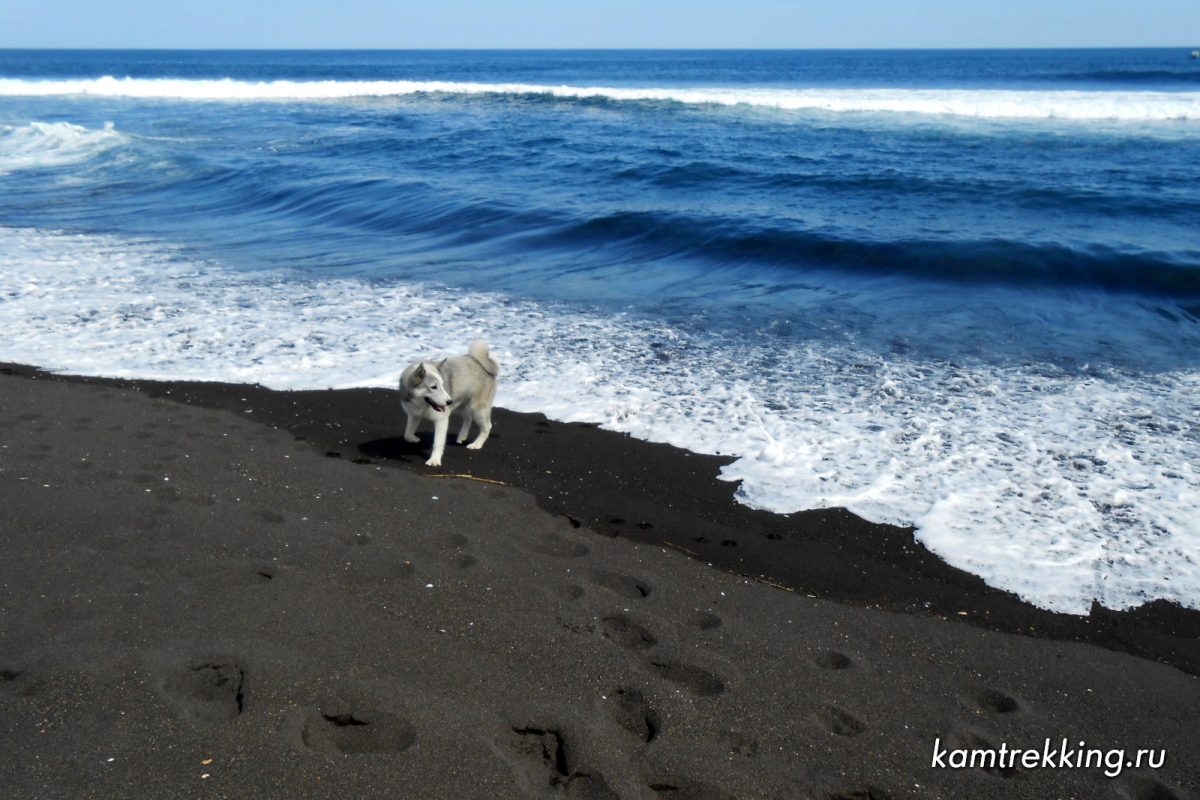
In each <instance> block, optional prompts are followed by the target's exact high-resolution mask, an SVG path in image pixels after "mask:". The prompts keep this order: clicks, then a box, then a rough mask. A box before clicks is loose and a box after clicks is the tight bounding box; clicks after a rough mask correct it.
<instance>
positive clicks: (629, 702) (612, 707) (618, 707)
mask: <svg viewBox="0 0 1200 800" xmlns="http://www.w3.org/2000/svg"><path fill="white" fill-rule="evenodd" d="M601 702H602V703H603V707H604V712H605V714H607V715H608V718H609V719H611V720H612V721H613V722H615V723H616V724H617V726H618V727H620V728H623V729H624V730H626V731H628V732H629V733H632V734H633V735H634V736H636V737H637V738H638V739H639V740H640V741H642V742H644V743H645V744H649V743H650V742H652V741H654V737H655V736H657V735H658V731H659V729H660V728H661V726H662V722H661V721H660V719H659V716H658V714H657V713H656V712H655V711H654V709H653V708H651V707H650V703H648V702H647V701H646V698H645V696H644V695H643V694H642V693H641V691H639V690H638V689H634V688H632V687H628V686H622V687H618V688H617V689H614V690H613V691H611V692H609V693H608V695H606V696H605V697H604V699H603V700H602V701H601Z"/></svg>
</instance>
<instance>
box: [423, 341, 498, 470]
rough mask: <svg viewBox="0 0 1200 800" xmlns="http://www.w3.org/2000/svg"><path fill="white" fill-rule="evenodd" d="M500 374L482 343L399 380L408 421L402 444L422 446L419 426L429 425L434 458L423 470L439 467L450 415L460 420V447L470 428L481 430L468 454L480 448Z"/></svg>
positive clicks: (489, 427) (488, 428) (487, 430)
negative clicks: (426, 422) (431, 432)
mask: <svg viewBox="0 0 1200 800" xmlns="http://www.w3.org/2000/svg"><path fill="white" fill-rule="evenodd" d="M499 372H500V366H499V365H498V364H497V363H496V360H495V359H494V358H492V354H491V353H489V352H488V346H487V345H486V344H484V343H483V342H473V343H472V344H471V346H470V348H468V350H467V354H466V355H465V356H454V357H453V358H447V359H443V360H442V361H441V362H440V363H438V364H434V363H433V362H431V361H419V362H417V363H416V364H410V365H409V366H408V367H406V368H405V370H404V372H403V374H401V375H400V403H401V405H403V406H404V413H406V414H407V415H408V424H407V425H406V426H405V429H404V441H406V442H419V441H420V439H418V438H417V435H416V434H417V425H419V424H420V423H421V420H429V421H431V422H432V423H433V452H432V453H431V454H430V456H429V460H428V461H426V462H425V464H426V465H427V466H430V467H440V466H441V465H442V451H443V450H445V449H446V428H447V427H449V425H450V415H451V414H462V417H463V422H462V428H461V429H460V430H459V432H458V443H459V444H462V443H463V442H465V441H466V440H467V434H468V433H470V432H471V423H472V422H474V423H475V424H476V425H478V426H479V435H478V436H476V437H475V441H473V442H471V443H470V444H469V445H467V449H469V450H478V449H479V448H481V447H483V443H484V442H486V441H487V438H488V434H489V433H491V431H492V400H494V399H495V397H496V375H498V374H499Z"/></svg>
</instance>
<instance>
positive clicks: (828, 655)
mask: <svg viewBox="0 0 1200 800" xmlns="http://www.w3.org/2000/svg"><path fill="white" fill-rule="evenodd" d="M813 663H814V664H816V665H817V666H818V667H821V668H822V669H833V670H839V669H849V668H850V667H852V666H854V662H853V661H851V660H850V656H848V655H846V654H845V653H839V652H838V651H837V650H826V651H825V652H823V653H817V654H816V655H815V656H813Z"/></svg>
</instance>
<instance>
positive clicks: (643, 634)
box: [600, 614, 658, 650]
mask: <svg viewBox="0 0 1200 800" xmlns="http://www.w3.org/2000/svg"><path fill="white" fill-rule="evenodd" d="M600 635H601V636H603V637H604V638H605V639H608V640H610V641H611V642H613V643H614V644H617V645H618V646H620V647H623V648H625V649H626V650H646V649H648V648H651V647H653V646H654V645H655V644H656V643H657V642H658V640H657V639H655V638H654V635H653V634H652V633H650V631H648V630H646V629H645V628H643V627H642V626H641V625H638V624H637V623H636V622H634V621H633V620H631V619H630V618H629V617H626V616H625V615H623V614H616V615H614V616H611V617H605V618H604V619H602V620H600Z"/></svg>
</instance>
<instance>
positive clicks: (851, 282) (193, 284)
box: [0, 49, 1200, 613]
mask: <svg viewBox="0 0 1200 800" xmlns="http://www.w3.org/2000/svg"><path fill="white" fill-rule="evenodd" d="M1198 221H1200V62H1196V61H1193V60H1190V59H1189V58H1188V53H1187V52H1185V51H1176V50H1166V49H1164V50H1062V51H1049V50H1038V51H860V52H854V51H564V52H555V51H498V52H483V51H464V52H455V51H430V52H386V51H381V52H374V51H353V52H336V51H305V52H286V51H263V52H215V51H204V52H187V51H162V52H157V51H0V259H2V261H0V325H3V327H4V329H5V331H6V334H7V335H6V337H5V338H4V339H0V359H7V360H16V361H27V362H31V363H37V364H41V365H44V366H47V367H50V368H54V369H62V370H70V371H74V372H90V373H98V374H120V375H138V376H144V377H159V378H199V379H213V380H218V379H219V380H242V381H259V382H262V383H266V384H268V385H273V386H278V387H284V388H288V387H324V386H352V385H391V384H392V383H393V382H394V380H395V378H396V376H397V375H398V373H399V371H400V369H401V368H402V367H403V366H404V363H406V362H407V361H408V360H411V359H413V358H416V357H418V356H421V355H432V354H439V353H447V352H456V351H458V350H461V349H462V348H463V347H464V346H465V344H466V343H467V341H468V340H469V339H471V338H475V337H477V336H483V337H484V338H486V339H488V340H489V341H490V342H491V343H492V345H493V348H494V350H495V351H496V352H497V353H498V354H499V355H500V357H501V361H502V364H503V366H504V383H503V389H502V392H501V402H502V403H503V404H504V405H506V406H509V407H512V408H516V409H519V410H529V411H541V412H543V413H546V414H548V415H550V416H553V417H557V418H561V419H579V420H583V419H586V420H591V421H597V422H601V423H603V424H605V425H606V426H608V427H612V428H615V429H619V430H625V431H628V432H630V433H632V434H634V435H637V436H641V437H644V438H648V439H653V440H660V441H669V442H672V443H674V444H677V445H680V446H683V447H689V448H691V449H694V450H697V451H703V452H718V453H722V454H728V455H731V456H734V457H736V460H735V461H734V463H733V464H731V465H730V467H728V468H727V469H726V471H725V476H726V477H728V478H729V479H730V480H731V481H740V484H738V485H737V486H732V485H731V487H730V491H731V493H732V492H735V491H736V496H737V498H738V499H739V500H740V501H742V502H746V503H749V504H751V505H755V506H758V507H763V508H768V509H771V510H775V511H779V512H789V511H794V510H797V509H800V508H811V507H821V506H832V505H844V506H847V507H849V508H851V509H852V510H855V511H856V512H858V513H860V514H862V515H864V516H866V517H868V518H871V519H875V520H881V521H890V522H896V523H902V524H913V525H916V526H917V527H918V537H919V538H921V540H922V541H923V542H925V544H926V545H927V546H929V547H930V548H931V549H933V550H934V551H935V552H938V553H939V554H941V555H942V556H943V557H945V558H946V559H947V560H949V561H950V562H951V563H953V564H955V565H957V566H960V567H962V568H964V569H968V570H971V571H973V572H976V573H978V574H980V575H982V576H983V577H984V578H985V579H986V580H988V581H989V582H990V583H993V584H994V585H998V586H1001V587H1003V588H1006V589H1010V590H1012V591H1015V592H1017V593H1018V594H1020V595H1021V596H1023V597H1025V598H1027V599H1029V600H1031V601H1033V602H1036V603H1039V604H1041V605H1043V606H1046V607H1048V608H1054V609H1057V610H1063V611H1071V612H1076V613H1084V612H1086V611H1087V608H1088V607H1089V605H1090V603H1091V601H1092V600H1093V599H1097V600H1099V601H1100V602H1102V603H1103V604H1105V605H1109V606H1113V607H1127V606H1132V605H1136V604H1138V603H1141V602H1144V601H1146V600H1149V599H1153V598H1157V597H1165V598H1167V599H1172V600H1176V601H1179V602H1181V603H1183V604H1185V605H1188V606H1191V607H1200V556H1198V555H1197V554H1200V523H1198V522H1197V521H1196V520H1197V519H1200V427H1198V424H1200V423H1198V419H1200V399H1198V398H1200V394H1198V393H1197V389H1200V347H1198V345H1200V234H1198V233H1197V231H1198V227H1200V226H1198V224H1197V223H1198ZM398 417H399V413H398ZM398 424H399V423H398Z"/></svg>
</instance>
